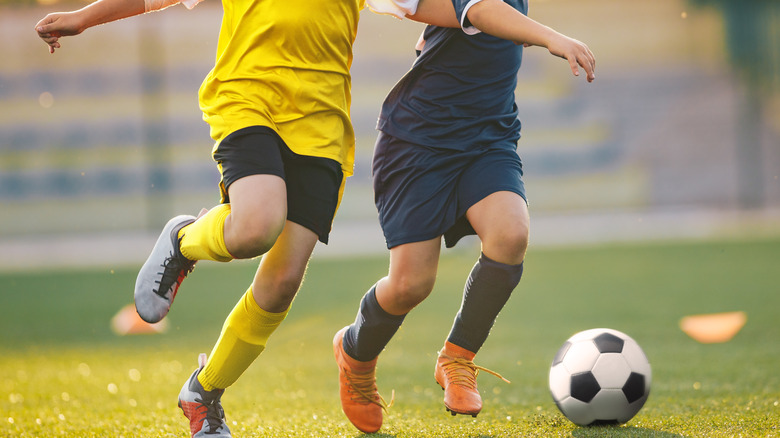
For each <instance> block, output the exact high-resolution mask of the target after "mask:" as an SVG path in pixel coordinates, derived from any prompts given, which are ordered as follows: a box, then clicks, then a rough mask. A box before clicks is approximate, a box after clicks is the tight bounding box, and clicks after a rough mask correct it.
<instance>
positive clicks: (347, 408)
mask: <svg viewBox="0 0 780 438" xmlns="http://www.w3.org/2000/svg"><path fill="white" fill-rule="evenodd" d="M346 330H347V328H346V327H344V328H343V329H341V330H339V331H338V333H336V336H335V337H334V338H333V354H334V356H336V364H337V365H338V367H339V395H340V396H341V409H342V410H343V411H344V414H345V415H346V416H347V418H348V419H349V421H351V422H352V424H354V425H355V427H357V428H358V429H359V430H360V431H361V432H365V433H373V432H376V431H378V430H379V428H380V427H382V415H383V412H382V411H386V410H387V408H389V407H390V406H392V404H393V402H392V399H391V400H390V404H387V403H386V402H385V400H384V399H383V398H382V396H380V395H379V391H378V390H377V387H376V362H377V360H376V359H374V360H372V361H370V362H361V361H358V360H355V359H353V358H351V357H350V356H349V355H348V354H347V353H346V352H345V351H344V347H343V344H342V342H343V338H344V332H345V331H346Z"/></svg>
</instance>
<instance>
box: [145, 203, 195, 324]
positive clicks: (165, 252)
mask: <svg viewBox="0 0 780 438" xmlns="http://www.w3.org/2000/svg"><path fill="white" fill-rule="evenodd" d="M193 222H195V216H189V215H181V216H176V217H175V218H173V219H171V220H170V221H168V223H167V224H165V228H163V230H162V233H161V234H160V237H159V238H158V239H157V243H156V244H155V245H154V249H152V253H151V254H150V255H149V258H148V259H146V263H144V265H143V266H142V267H141V271H140V272H138V277H137V278H136V280H135V294H134V296H135V309H136V311H138V315H139V316H140V317H141V319H143V320H144V321H146V322H148V323H152V324H153V323H156V322H159V321H160V320H162V319H163V318H164V317H165V315H167V314H168V311H169V310H170V308H171V304H172V303H173V299H174V298H175V297H176V292H178V290H179V286H180V285H181V282H182V281H183V280H184V278H185V277H186V276H187V274H189V273H190V272H192V270H193V269H194V268H195V261H194V260H190V259H188V258H186V257H184V256H183V255H182V254H181V250H180V249H179V237H178V236H179V230H181V229H182V228H183V227H184V226H186V225H189V224H191V223H193Z"/></svg>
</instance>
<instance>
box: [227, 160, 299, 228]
mask: <svg viewBox="0 0 780 438" xmlns="http://www.w3.org/2000/svg"><path fill="white" fill-rule="evenodd" d="M228 192H229V193H230V205H231V210H230V212H231V215H230V220H231V225H230V226H232V227H235V229H236V230H240V232H243V233H246V234H270V235H273V237H276V236H278V235H279V233H280V232H281V231H282V229H283V227H284V222H285V218H286V217H287V190H286V185H285V181H284V180H283V179H281V178H280V177H278V176H276V175H249V176H245V177H243V178H241V179H239V180H237V181H236V182H234V183H233V184H231V185H230V187H229V189H228Z"/></svg>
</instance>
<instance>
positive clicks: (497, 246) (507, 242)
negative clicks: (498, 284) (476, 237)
mask: <svg viewBox="0 0 780 438" xmlns="http://www.w3.org/2000/svg"><path fill="white" fill-rule="evenodd" d="M528 234H529V233H528V228H527V227H524V226H517V227H507V228H504V229H501V230H495V231H494V232H493V233H491V235H490V236H489V237H488V238H486V239H484V240H483V241H482V252H484V253H485V255H487V256H488V257H490V258H491V259H493V260H495V261H497V262H500V263H506V264H510V265H516V264H520V263H522V261H523V259H524V258H525V252H526V250H527V249H528Z"/></svg>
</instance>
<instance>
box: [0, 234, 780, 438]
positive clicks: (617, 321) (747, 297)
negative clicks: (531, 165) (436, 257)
mask: <svg viewBox="0 0 780 438" xmlns="http://www.w3.org/2000/svg"><path fill="white" fill-rule="evenodd" d="M474 256H475V254H474V251H463V250H459V251H457V252H450V253H445V257H444V258H443V259H442V262H441V267H440V272H439V277H440V278H439V281H438V284H437V286H436V290H435V291H434V293H433V294H432V295H431V297H430V298H429V299H428V300H427V301H425V302H424V303H423V304H422V305H420V306H419V307H418V308H417V309H416V310H415V311H414V312H413V313H412V314H411V315H410V316H409V317H408V318H407V319H406V322H405V324H404V326H403V327H402V329H401V330H400V331H399V333H398V335H397V336H396V337H395V338H394V339H393V341H392V342H391V343H390V345H389V346H388V348H387V349H386V351H385V352H384V353H383V354H382V356H381V357H380V364H379V369H378V383H379V388H380V392H382V393H383V394H384V395H385V396H386V397H389V396H390V393H391V391H392V390H395V405H394V406H393V407H392V408H391V410H390V412H389V414H388V415H387V416H386V419H385V425H384V426H383V428H382V430H381V433H380V434H377V436H385V437H461V436H463V437H519V436H538V437H548V436H573V437H591V436H593V437H595V436H599V437H600V436H619V437H623V436H630V437H644V436H648V437H680V436H700V437H731V436H744V437H753V436H756V437H765V436H780V431H778V425H780V377H779V373H778V370H780V322H778V316H777V313H778V309H780V269H778V262H780V240H776V239H775V240H768V241H747V242H707V243H664V244H660V243H658V244H646V245H640V244H636V245H618V246H607V247H594V248H556V249H535V248H532V249H531V250H530V252H529V255H528V259H527V261H526V275H525V277H524V279H523V281H522V282H521V285H520V287H519V288H518V289H517V291H516V292H515V295H514V296H513V297H512V299H511V300H510V302H509V304H508V305H507V307H506V308H505V309H504V311H503V312H502V314H501V315H500V316H499V319H498V322H497V324H496V326H495V328H494V330H493V333H492V335H491V337H490V339H489V340H488V342H487V343H486V344H485V346H484V348H483V349H482V351H481V352H480V354H479V355H478V357H477V363H478V364H480V365H483V366H485V367H488V368H490V369H493V370H495V371H498V372H500V373H501V374H503V375H504V376H505V377H507V378H508V379H509V380H511V381H512V383H511V384H506V383H503V382H501V381H500V380H498V379H495V378H493V377H492V376H490V375H488V374H483V375H481V376H480V380H479V383H480V389H481V392H482V394H483V398H484V405H485V406H484V409H483V412H482V413H481V414H480V415H479V417H478V418H476V419H474V418H471V417H463V416H458V417H451V416H450V415H448V414H447V413H446V412H445V411H444V407H443V405H442V402H441V396H442V393H441V390H440V389H439V388H438V386H437V385H436V384H435V383H434V380H433V374H432V371H433V363H434V358H435V355H436V351H437V350H438V349H439V348H440V347H441V344H442V342H443V339H444V337H445V336H446V334H447V332H448V330H449V327H450V323H451V321H452V318H453V316H454V313H455V312H456V310H457V308H458V306H459V302H460V295H461V290H462V283H463V280H464V278H465V276H466V274H467V273H468V270H469V269H470V267H471V265H472V263H473V260H474ZM386 269H387V268H386V258H385V257H360V258H354V259H319V260H314V261H313V262H312V263H311V266H310V268H309V272H308V277H307V280H306V283H305V284H304V287H303V289H302V291H301V293H300V295H299V297H298V299H297V301H296V303H295V305H294V307H293V310H292V312H291V314H290V316H289V317H288V319H287V321H285V323H284V324H283V325H282V327H281V328H280V329H279V330H278V331H277V332H276V334H274V336H273V337H272V338H271V342H270V345H269V347H268V349H267V350H266V351H265V352H264V353H263V354H262V355H261V356H260V359H259V360H258V361H257V362H256V363H255V364H253V366H252V367H250V369H249V370H248V371H247V372H246V373H245V374H244V375H243V376H242V377H241V379H239V381H238V382H237V384H236V385H235V386H234V387H232V388H230V389H229V390H228V391H227V392H226V394H225V397H224V398H223V405H224V407H225V410H226V413H227V419H228V423H229V424H230V425H231V428H232V430H233V432H234V436H236V437H326V436H342V437H353V436H359V435H361V434H360V433H358V432H357V430H356V429H354V428H353V427H352V426H351V425H350V424H349V422H348V421H347V420H346V418H345V417H344V416H343V414H342V413H341V410H340V406H339V402H338V388H337V384H336V379H337V377H336V376H337V371H336V367H335V365H334V363H333V359H332V356H331V339H332V336H333V333H334V332H335V331H336V330H338V329H339V328H341V327H342V326H344V325H346V324H347V323H349V322H351V321H352V320H353V319H354V315H355V311H356V308H357V304H358V300H359V298H360V297H361V296H362V294H363V293H364V291H365V290H366V289H367V288H368V287H369V286H370V285H371V284H372V283H373V282H374V281H375V280H376V279H377V278H379V277H380V276H382V275H383V274H384V272H386ZM253 271H254V264H253V263H233V264H230V265H217V264H208V263H202V264H201V265H200V266H199V267H198V269H196V270H195V272H194V273H193V274H192V275H191V277H190V278H189V279H188V280H187V282H186V283H185V286H184V287H183V288H182V291H181V293H180V294H179V296H178V297H177V301H176V304H175V306H174V308H173V310H172V312H171V314H170V315H169V320H170V330H169V331H168V333H166V334H163V335H143V336H126V337H118V336H116V335H114V334H113V333H112V332H111V331H110V328H109V321H110V319H111V317H112V316H113V315H114V313H115V312H116V311H117V310H118V309H119V308H120V307H121V306H123V305H125V304H128V303H129V302H131V300H132V298H131V288H132V285H133V283H134V279H135V274H136V267H127V268H124V269H115V270H113V271H110V270H100V271H96V270H83V271H69V272H44V273H41V272H29V273H3V274H0V333H2V342H1V343H0V353H1V354H0V421H1V422H2V423H0V424H2V427H0V436H2V437H6V436H8V437H187V436H188V431H187V425H186V422H185V419H184V417H183V416H182V415H181V413H180V411H179V409H178V408H177V407H176V396H177V394H178V391H179V389H180V387H181V385H182V383H183V382H184V380H186V378H187V377H188V376H189V374H190V373H191V371H192V370H193V369H194V367H195V362H196V358H197V353H199V352H208V351H209V350H210V348H211V347H212V345H213V343H214V341H215V340H216V336H217V335H218V332H219V329H220V327H221V324H222V321H223V320H224V317H225V316H226V315H227V313H228V311H229V310H230V308H232V306H233V304H234V303H235V301H236V300H237V299H238V297H239V296H240V295H241V294H242V293H243V292H244V290H245V288H246V286H247V285H248V282H249V281H250V278H251V276H252V274H253ZM732 310H742V311H745V312H746V313H747V315H748V322H747V324H746V325H745V327H744V328H743V330H742V331H741V332H740V333H739V334H738V335H737V336H736V337H735V338H734V339H733V340H731V341H730V342H727V343H723V344H709V345H704V344H699V343H697V342H695V341H693V340H692V339H690V338H688V337H687V336H686V335H685V334H684V333H683V332H682V331H681V330H680V329H679V328H678V321H679V320H680V318H681V317H683V316H685V315H689V314H698V313H711V312H723V311H732ZM593 327H610V328H615V329H618V330H621V331H624V332H626V333H628V334H629V335H631V336H632V337H634V339H636V340H637V341H638V342H639V343H640V345H642V347H643V348H644V350H645V352H646V353H647V355H648V357H649V358H650V362H651V364H652V366H653V386H652V392H651V395H650V398H649V400H648V402H647V404H646V405H645V407H644V408H643V409H642V411H640V413H639V414H638V415H637V416H636V417H635V418H634V419H633V420H632V421H630V422H629V423H628V424H627V425H624V426H621V427H598V428H580V427H576V426H574V425H573V424H571V423H569V422H568V421H567V420H566V419H565V418H564V417H563V416H562V415H561V414H560V413H559V412H558V410H557V408H556V407H555V405H554V403H553V402H552V400H551V397H550V395H549V392H548V390H547V372H548V367H549V364H550V361H551V360H552V357H553V356H554V354H555V352H556V351H557V349H558V347H559V346H560V345H561V344H562V343H563V341H564V340H566V338H568V337H569V336H570V335H571V334H573V333H574V332H577V331H580V330H584V329H588V328H593Z"/></svg>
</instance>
